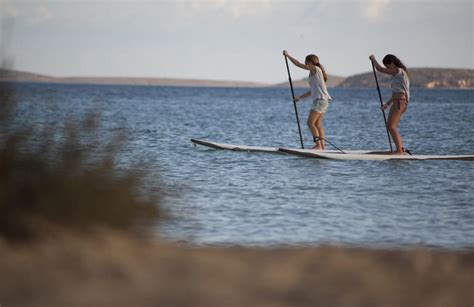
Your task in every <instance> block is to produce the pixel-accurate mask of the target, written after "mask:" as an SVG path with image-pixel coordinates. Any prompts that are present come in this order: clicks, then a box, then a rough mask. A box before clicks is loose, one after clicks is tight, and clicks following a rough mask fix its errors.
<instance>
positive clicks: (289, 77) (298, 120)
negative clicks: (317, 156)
mask: <svg viewBox="0 0 474 307" xmlns="http://www.w3.org/2000/svg"><path fill="white" fill-rule="evenodd" d="M284 57H285V63H286V70H287V71H288V81H289V82H290V88H291V97H292V98H293V100H292V101H293V107H294V108H295V114H296V123H297V124H298V132H299V134H300V142H301V149H304V145H303V136H302V135H301V126H300V117H299V116H298V108H297V107H296V102H295V91H294V90H293V82H292V81H291V74H290V66H288V58H287V56H286V55H285V56H284Z"/></svg>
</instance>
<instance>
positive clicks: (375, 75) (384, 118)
mask: <svg viewBox="0 0 474 307" xmlns="http://www.w3.org/2000/svg"><path fill="white" fill-rule="evenodd" d="M370 62H371V63H372V70H373V71H374V78H375V84H377V91H378V92H379V99H380V107H382V106H383V101H382V93H380V87H379V80H377V74H376V73H375V66H374V62H372V61H370ZM382 114H383V121H384V122H385V130H387V137H388V144H389V145H390V152H393V149H392V140H391V139H390V133H388V126H387V117H386V116H385V110H382Z"/></svg>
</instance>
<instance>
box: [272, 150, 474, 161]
mask: <svg viewBox="0 0 474 307" xmlns="http://www.w3.org/2000/svg"><path fill="white" fill-rule="evenodd" d="M278 150H279V151H281V152H284V153H287V154H292V155H297V156H304V157H310V158H318V159H334V160H372V161H386V160H474V155H449V156H437V155H408V154H406V155H392V154H389V153H388V152H387V153H380V152H365V153H364V152H350V151H345V152H346V153H345V154H343V153H341V152H337V153H336V152H327V151H321V150H311V149H292V148H279V149H278Z"/></svg>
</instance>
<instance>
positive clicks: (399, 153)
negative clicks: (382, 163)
mask: <svg viewBox="0 0 474 307" xmlns="http://www.w3.org/2000/svg"><path fill="white" fill-rule="evenodd" d="M404 154H405V152H403V151H394V152H393V153H392V155H404Z"/></svg>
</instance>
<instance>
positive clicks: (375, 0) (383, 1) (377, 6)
mask: <svg viewBox="0 0 474 307" xmlns="http://www.w3.org/2000/svg"><path fill="white" fill-rule="evenodd" d="M389 3H390V0H369V2H368V3H367V7H366V9H365V14H366V16H367V18H369V20H377V19H379V18H380V16H381V14H382V11H383V9H384V8H385V7H387V5H388V4H389Z"/></svg>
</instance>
